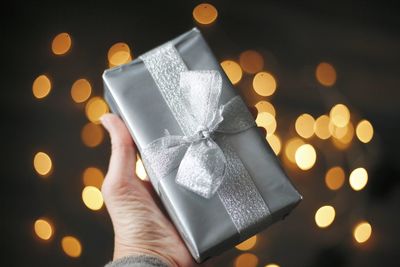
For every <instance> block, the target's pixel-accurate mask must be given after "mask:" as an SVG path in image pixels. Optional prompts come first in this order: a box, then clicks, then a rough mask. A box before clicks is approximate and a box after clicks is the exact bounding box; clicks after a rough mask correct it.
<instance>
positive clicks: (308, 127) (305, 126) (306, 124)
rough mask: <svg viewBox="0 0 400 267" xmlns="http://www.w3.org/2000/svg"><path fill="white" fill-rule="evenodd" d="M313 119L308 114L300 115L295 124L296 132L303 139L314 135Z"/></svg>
mask: <svg viewBox="0 0 400 267" xmlns="http://www.w3.org/2000/svg"><path fill="white" fill-rule="evenodd" d="M314 124H315V119H314V118H313V116H311V115H310V114H307V113H304V114H302V115H300V116H299V117H298V118H297V119H296V122H295V129H296V132H297V133H298V134H299V135H300V136H301V137H303V138H310V137H312V136H313V135H314Z"/></svg>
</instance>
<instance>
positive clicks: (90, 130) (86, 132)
mask: <svg viewBox="0 0 400 267" xmlns="http://www.w3.org/2000/svg"><path fill="white" fill-rule="evenodd" d="M81 138H82V142H83V143H84V144H85V145H86V146H88V147H96V146H98V145H100V144H101V142H102V141H103V139H104V130H103V127H102V126H100V125H98V124H95V123H93V122H89V123H86V124H85V126H83V128H82V131H81Z"/></svg>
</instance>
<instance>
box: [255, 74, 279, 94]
mask: <svg viewBox="0 0 400 267" xmlns="http://www.w3.org/2000/svg"><path fill="white" fill-rule="evenodd" d="M253 88H254V91H256V93H257V94H259V95H261V96H271V95H272V94H274V92H275V90H276V80H275V78H274V76H272V74H270V73H268V72H265V71H262V72H259V73H257V74H256V75H255V76H254V78H253Z"/></svg>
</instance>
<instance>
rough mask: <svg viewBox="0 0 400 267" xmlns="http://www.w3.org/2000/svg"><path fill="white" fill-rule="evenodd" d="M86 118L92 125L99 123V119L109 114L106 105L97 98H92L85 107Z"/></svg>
mask: <svg viewBox="0 0 400 267" xmlns="http://www.w3.org/2000/svg"><path fill="white" fill-rule="evenodd" d="M85 112H86V117H87V118H88V119H89V120H90V121H91V122H93V123H96V124H98V123H100V117H101V116H102V115H104V114H106V113H108V112H109V109H108V105H107V103H106V102H105V101H104V100H103V99H102V98H101V97H98V96H95V97H92V98H91V99H89V101H88V102H87V103H86V106H85Z"/></svg>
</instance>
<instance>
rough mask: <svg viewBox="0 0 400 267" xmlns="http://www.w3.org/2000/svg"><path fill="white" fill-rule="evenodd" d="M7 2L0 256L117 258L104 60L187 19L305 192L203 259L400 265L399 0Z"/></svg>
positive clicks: (14, 260) (160, 38)
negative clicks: (267, 222)
mask: <svg viewBox="0 0 400 267" xmlns="http://www.w3.org/2000/svg"><path fill="white" fill-rule="evenodd" d="M9 4H11V3H9ZM1 12H2V13H3V14H2V17H3V27H1V31H2V47H3V49H2V50H3V60H4V64H3V67H4V68H5V71H6V72H5V75H2V81H3V82H2V84H3V86H2V87H3V90H2V99H3V100H2V105H0V108H1V109H2V113H1V114H3V118H5V120H4V121H5V126H3V127H1V128H2V131H1V135H2V143H3V145H2V148H3V149H2V150H3V152H2V153H1V162H2V165H4V167H3V168H2V170H3V173H2V175H1V177H2V185H1V187H0V188H1V198H2V200H1V207H2V210H3V214H2V218H1V228H0V229H1V236H2V242H1V244H0V251H1V254H2V257H1V265H2V266H26V265H28V264H29V265H33V266H103V265H104V264H105V263H106V262H108V261H109V260H111V257H112V251H113V233H112V226H111V222H110V219H109V217H108V214H107V211H106V209H105V207H104V205H103V199H102V196H101V193H100V191H99V188H100V187H101V183H102V181H103V179H104V175H105V173H106V171H107V165H108V159H109V155H110V142H109V138H108V135H107V133H106V132H105V131H104V129H103V128H102V126H101V125H99V123H98V119H99V117H100V116H101V115H102V114H104V113H105V112H108V107H107V104H106V103H105V102H104V100H103V98H102V94H103V85H102V80H101V75H102V72H103V71H104V70H105V69H107V68H109V67H112V66H117V65H120V64H124V63H127V62H129V61H131V60H132V59H134V58H137V57H138V56H139V55H140V54H142V53H144V52H146V51H147V50H149V49H151V48H154V47H155V46H157V45H159V44H161V43H164V42H165V41H167V40H170V39H172V38H174V37H176V36H178V35H179V34H181V33H183V32H185V31H188V30H189V29H191V28H192V27H198V28H199V29H200V31H201V32H202V33H203V35H204V37H205V38H206V40H207V42H208V43H209V45H210V46H211V48H212V50H213V51H214V54H215V56H216V57H217V59H218V60H219V61H220V62H221V65H222V67H223V69H224V70H225V72H226V73H227V75H228V77H229V78H230V80H231V81H232V83H233V84H234V87H235V90H237V91H238V92H239V93H240V94H241V95H242V96H243V98H244V99H245V101H246V103H247V104H248V105H249V107H251V108H252V110H253V111H254V112H255V113H256V114H257V120H256V121H257V124H258V125H259V126H260V127H263V128H265V129H266V132H267V134H266V139H267V140H268V142H269V143H270V145H271V146H272V148H273V149H274V151H275V153H276V154H277V156H278V157H279V159H280V161H281V162H282V165H283V167H284V168H285V170H286V171H287V173H288V175H289V176H290V177H291V179H292V180H293V182H294V184H295V185H296V187H297V188H298V190H299V191H300V192H301V193H302V194H303V196H304V200H303V202H302V203H301V204H300V206H299V207H298V208H297V209H295V210H294V211H293V212H292V214H291V215H290V216H288V217H287V218H286V219H285V220H284V221H282V222H279V223H276V224H275V225H273V226H271V227H270V228H269V229H268V230H266V231H264V232H262V233H260V234H258V235H256V236H254V237H252V238H250V239H249V240H247V241H246V242H244V243H242V244H240V245H239V246H237V247H235V248H232V249H231V250H229V251H227V252H226V253H224V254H223V255H220V256H218V257H215V258H213V259H211V260H209V261H207V262H206V263H205V264H204V265H205V266H235V267H256V266H268V267H273V266H275V267H276V266H281V267H286V266H398V264H399V262H400V261H399V259H398V257H399V253H400V239H399V237H400V230H399V226H400V215H399V204H400V187H399V179H400V177H399V166H400V160H399V156H398V154H399V149H400V146H399V144H400V141H399V140H400V139H399V137H398V136H399V133H398V132H399V130H400V129H399V122H400V105H399V104H400V100H399V98H400V90H399V89H400V53H399V50H400V35H399V27H400V19H399V16H398V12H397V9H396V8H395V3H394V2H393V3H392V4H391V3H388V2H386V3H385V2H382V1H380V2H378V1H351V2H350V1H329V2H328V1H300V2H297V3H295V4H289V3H284V2H281V1H210V2H207V3H206V2H201V1H154V2H152V1H144V2H139V1H129V2H121V1H109V2H108V3H99V1H86V2H83V1H81V2H79V3H73V2H70V1H58V2H50V3H44V2H43V3H37V2H33V1H32V2H29V3H28V2H26V3H25V2H22V1H16V2H14V3H13V4H11V6H8V7H6V6H4V7H3V8H2V11H1ZM137 167H138V168H137V172H138V175H139V176H140V177H141V178H143V179H146V173H145V171H144V169H143V166H142V165H141V162H140V161H138V162H137Z"/></svg>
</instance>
